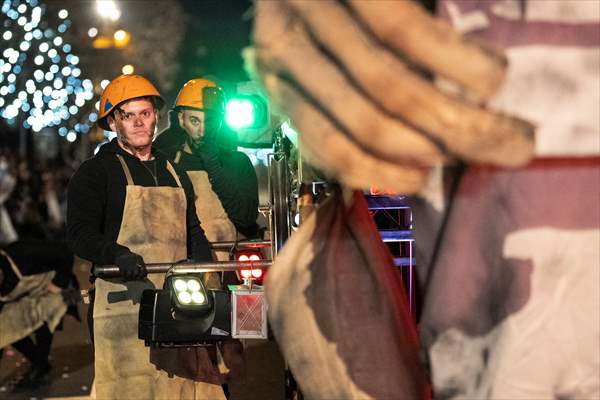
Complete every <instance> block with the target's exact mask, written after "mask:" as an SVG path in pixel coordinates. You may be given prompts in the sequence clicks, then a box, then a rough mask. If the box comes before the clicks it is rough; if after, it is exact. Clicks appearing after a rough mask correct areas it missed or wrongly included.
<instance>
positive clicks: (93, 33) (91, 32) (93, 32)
mask: <svg viewBox="0 0 600 400" xmlns="http://www.w3.org/2000/svg"><path fill="white" fill-rule="evenodd" d="M96 35H98V29H97V28H94V27H92V28H90V29H89V30H88V36H89V37H91V38H93V37H96Z"/></svg>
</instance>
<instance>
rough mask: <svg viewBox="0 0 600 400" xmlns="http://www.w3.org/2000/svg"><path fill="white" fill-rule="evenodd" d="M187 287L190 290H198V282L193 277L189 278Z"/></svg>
mask: <svg viewBox="0 0 600 400" xmlns="http://www.w3.org/2000/svg"><path fill="white" fill-rule="evenodd" d="M187 287H188V290H189V291H190V292H197V291H199V290H200V282H198V281H197V280H195V279H190V280H188V281H187Z"/></svg>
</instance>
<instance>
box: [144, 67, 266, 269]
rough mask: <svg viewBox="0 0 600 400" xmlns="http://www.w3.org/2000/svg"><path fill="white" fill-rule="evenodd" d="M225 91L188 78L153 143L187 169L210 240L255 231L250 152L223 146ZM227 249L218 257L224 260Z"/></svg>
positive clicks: (255, 196) (255, 200) (255, 197)
mask: <svg viewBox="0 0 600 400" xmlns="http://www.w3.org/2000/svg"><path fill="white" fill-rule="evenodd" d="M224 111H225V95H224V93H223V90H222V89H221V88H220V87H219V86H217V84H216V83H215V82H213V81H211V80H209V79H203V78H197V79H192V80H190V81H188V82H187V83H186V84H185V85H184V86H183V88H182V89H181V90H180V91H179V94H178V96H177V99H176V100H175V105H174V107H173V110H172V111H171V114H170V121H169V127H168V128H167V129H166V130H164V131H163V132H161V133H160V135H159V136H158V138H157V139H156V140H155V142H154V146H155V147H156V148H157V149H158V150H160V151H162V152H163V153H164V154H165V155H166V156H167V157H168V158H169V159H170V160H172V161H173V162H174V163H175V164H177V165H179V166H181V168H183V169H184V170H186V171H187V173H188V175H189V177H190V180H191V181H192V183H193V185H194V191H195V192H196V194H197V201H196V212H197V213H198V218H199V219H200V221H201V223H202V228H203V229H204V231H205V232H206V236H207V238H208V240H210V241H211V242H222V241H234V240H237V239H238V233H241V234H242V235H244V236H247V237H248V236H254V235H255V234H256V228H257V225H256V218H257V216H258V183H257V178H256V173H255V172H254V167H253V166H252V163H251V162H250V159H249V158H248V156H247V155H246V154H244V153H242V152H239V151H233V150H229V149H226V148H225V146H222V145H221V142H222V141H220V140H219V134H220V130H221V126H222V122H223V117H224ZM228 256H229V255H228V252H225V254H220V253H217V258H219V259H222V260H226V259H228Z"/></svg>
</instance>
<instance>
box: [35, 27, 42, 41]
mask: <svg viewBox="0 0 600 400" xmlns="http://www.w3.org/2000/svg"><path fill="white" fill-rule="evenodd" d="M42 36H44V34H43V33H42V31H41V30H39V29H36V30H35V31H33V37H34V38H36V39H38V40H39V39H41V38H42Z"/></svg>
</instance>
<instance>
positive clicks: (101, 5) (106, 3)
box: [96, 0, 121, 21]
mask: <svg viewBox="0 0 600 400" xmlns="http://www.w3.org/2000/svg"><path fill="white" fill-rule="evenodd" d="M96 10H98V14H100V15H101V16H102V17H103V18H108V19H110V20H112V21H116V20H118V19H119V17H121V10H119V8H118V7H117V4H116V3H115V2H114V1H113V0H96Z"/></svg>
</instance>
